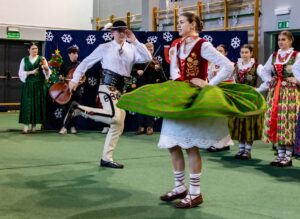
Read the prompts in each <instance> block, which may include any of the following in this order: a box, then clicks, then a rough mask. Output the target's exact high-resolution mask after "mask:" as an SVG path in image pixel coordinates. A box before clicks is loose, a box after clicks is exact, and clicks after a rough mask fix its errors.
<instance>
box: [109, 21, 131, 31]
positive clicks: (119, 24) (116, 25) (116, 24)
mask: <svg viewBox="0 0 300 219" xmlns="http://www.w3.org/2000/svg"><path fill="white" fill-rule="evenodd" d="M111 29H112V30H125V29H128V27H127V25H126V23H125V22H124V21H121V20H117V21H115V22H114V23H113V25H112V27H111Z"/></svg>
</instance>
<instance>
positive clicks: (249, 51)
mask: <svg viewBox="0 0 300 219" xmlns="http://www.w3.org/2000/svg"><path fill="white" fill-rule="evenodd" d="M252 55H253V48H252V46H250V45H248V44H245V45H243V46H242V47H241V50H240V56H241V58H239V59H238V61H237V63H236V69H235V77H236V83H240V84H247V85H249V86H252V87H256V84H257V78H258V76H257V68H258V65H257V63H256V62H255V60H254V58H252ZM263 122H264V120H263V115H258V116H249V117H246V118H238V117H233V118H232V119H230V120H229V130H230V135H231V137H232V139H233V140H238V141H239V152H238V153H237V154H236V155H235V158H236V159H243V160H250V159H251V149H252V145H253V141H255V140H261V138H262V130H263Z"/></svg>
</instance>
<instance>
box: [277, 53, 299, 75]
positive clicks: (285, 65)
mask: <svg viewBox="0 0 300 219" xmlns="http://www.w3.org/2000/svg"><path fill="white" fill-rule="evenodd" d="M277 54H278V51H276V52H274V53H273V55H272V64H273V67H274V68H273V71H272V74H273V75H272V76H276V77H282V78H288V77H294V75H293V72H291V71H288V69H287V66H289V65H293V64H294V63H295V61H296V57H297V54H298V52H297V51H293V53H292V55H291V57H290V59H289V61H288V62H287V63H285V64H281V65H282V68H283V69H282V70H283V71H282V73H280V72H278V70H276V69H278V67H276V66H275V61H276V57H277ZM276 65H280V64H276Z"/></svg>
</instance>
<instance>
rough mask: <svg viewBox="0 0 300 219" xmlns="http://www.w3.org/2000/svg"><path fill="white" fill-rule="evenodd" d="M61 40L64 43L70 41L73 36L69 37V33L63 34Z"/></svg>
mask: <svg viewBox="0 0 300 219" xmlns="http://www.w3.org/2000/svg"><path fill="white" fill-rule="evenodd" d="M61 40H62V41H63V42H64V43H71V41H72V40H73V38H72V37H71V35H70V34H64V35H63V36H62V37H61Z"/></svg>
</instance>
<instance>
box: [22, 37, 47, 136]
mask: <svg viewBox="0 0 300 219" xmlns="http://www.w3.org/2000/svg"><path fill="white" fill-rule="evenodd" d="M28 52H29V56H26V57H24V58H23V59H22V61H21V63H20V68H19V77H20V80H21V81H22V82H23V84H22V94H21V106H20V116H19V123H23V124H24V128H23V132H22V133H23V134H27V133H28V132H29V131H32V132H35V131H36V124H44V123H45V121H46V92H47V87H46V80H47V79H48V78H49V76H50V74H51V70H50V69H49V66H48V63H47V61H46V59H45V58H44V57H42V56H39V55H38V52H39V50H38V47H37V44H36V43H30V45H29V46H28ZM29 125H31V129H30V130H29Z"/></svg>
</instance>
